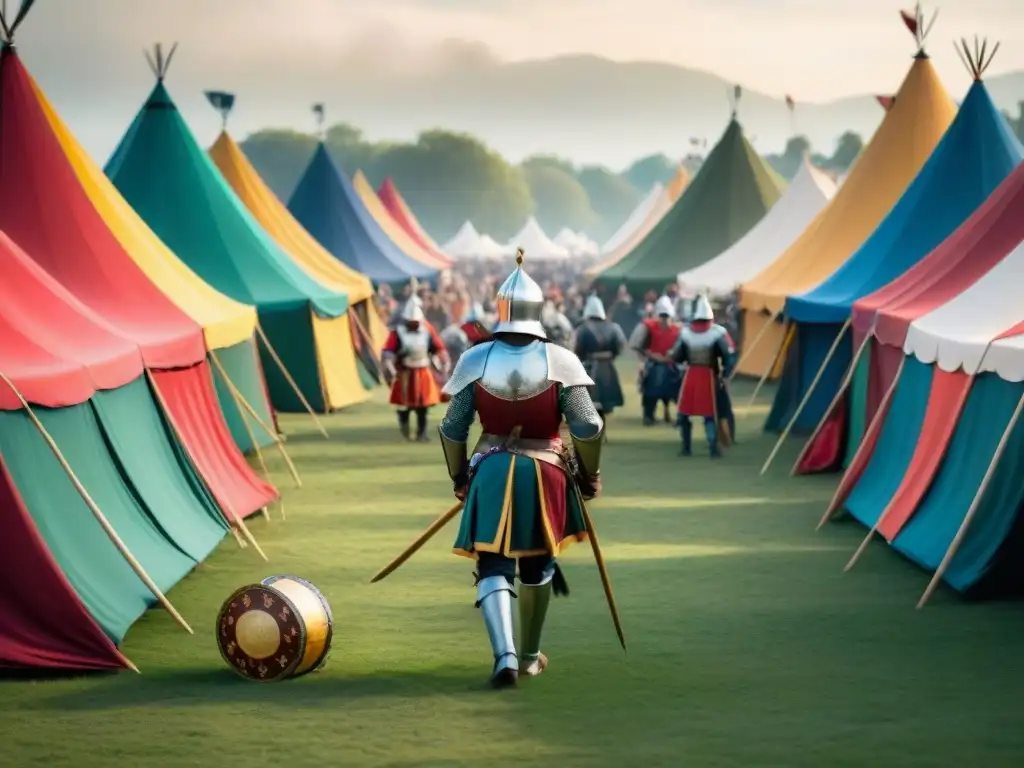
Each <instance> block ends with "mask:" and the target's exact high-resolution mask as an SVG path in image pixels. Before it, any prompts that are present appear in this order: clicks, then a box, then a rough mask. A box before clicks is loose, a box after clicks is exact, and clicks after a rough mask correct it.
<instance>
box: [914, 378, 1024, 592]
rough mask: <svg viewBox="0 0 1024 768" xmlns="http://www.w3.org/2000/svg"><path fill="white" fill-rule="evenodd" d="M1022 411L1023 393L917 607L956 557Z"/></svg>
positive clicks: (939, 580)
mask: <svg viewBox="0 0 1024 768" xmlns="http://www.w3.org/2000/svg"><path fill="white" fill-rule="evenodd" d="M1022 412H1024V394H1022V395H1021V396H1020V399H1019V400H1018V401H1017V407H1016V408H1015V409H1014V410H1013V415H1012V416H1011V417H1010V421H1009V423H1007V425H1006V429H1004V430H1003V435H1002V437H1000V438H999V444H998V445H997V446H996V452H995V454H994V455H993V456H992V461H990V462H989V464H988V469H986V470H985V476H984V477H982V479H981V485H979V486H978V490H977V492H976V493H975V494H974V498H973V499H971V506H970V507H968V508H967V514H966V515H964V519H963V522H962V523H960V528H959V530H957V532H956V536H954V537H953V541H952V542H950V545H949V549H947V550H946V554H945V555H943V557H942V562H941V563H939V567H938V568H937V569H936V570H935V575H934V576H932V580H931V581H929V582H928V586H927V588H925V590H924V594H923V595H921V599H920V600H918V602H917V607H918V609H921V608H923V607H924V606H925V603H927V602H928V601H929V600H931V598H932V595H933V594H935V590H936V589H938V586H939V584H940V583H942V577H943V576H945V575H946V571H947V570H949V566H950V565H951V564H952V562H953V558H954V557H956V553H957V552H958V551H959V550H960V545H961V544H963V543H964V539H965V538H966V537H967V531H968V529H969V528H970V527H971V523H972V522H973V521H974V516H975V514H977V512H978V508H979V507H980V506H981V500H982V499H983V498H984V496H985V492H986V491H988V486H989V484H991V482H992V478H993V477H994V476H995V474H996V467H997V466H998V465H999V462H1000V461H1001V460H1002V458H1003V454H1004V453H1005V452H1006V446H1007V444H1008V443H1009V442H1010V435H1012V434H1013V430H1014V429H1015V428H1016V427H1017V422H1018V421H1019V420H1020V416H1021V413H1022Z"/></svg>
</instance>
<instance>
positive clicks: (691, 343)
mask: <svg viewBox="0 0 1024 768" xmlns="http://www.w3.org/2000/svg"><path fill="white" fill-rule="evenodd" d="M682 336H683V343H685V344H686V351H687V356H686V362H688V363H689V364H690V365H703V366H710V365H712V364H713V363H714V361H715V347H716V345H717V344H718V340H719V338H721V332H720V331H719V330H718V329H717V328H716V327H714V326H712V327H711V328H709V329H708V330H706V331H700V332H699V333H698V332H695V331H693V330H692V329H690V328H684V329H683V330H682Z"/></svg>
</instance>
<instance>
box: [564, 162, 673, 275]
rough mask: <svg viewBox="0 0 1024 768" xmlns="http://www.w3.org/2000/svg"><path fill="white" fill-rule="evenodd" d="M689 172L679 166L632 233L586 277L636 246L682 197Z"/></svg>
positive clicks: (623, 255) (624, 255)
mask: <svg viewBox="0 0 1024 768" xmlns="http://www.w3.org/2000/svg"><path fill="white" fill-rule="evenodd" d="M690 178H691V177H690V172H689V171H687V170H686V168H684V167H683V166H681V165H680V166H679V170H678V171H676V175H675V176H673V177H672V180H671V181H669V183H668V184H667V185H665V189H664V190H662V193H661V197H660V198H659V199H658V202H657V203H656V204H655V206H654V207H653V208H651V210H650V211H648V213H647V216H646V217H644V220H643V221H642V222H640V226H638V227H637V228H636V229H635V230H633V233H632V234H631V235H630V236H629V237H628V238H626V240H624V241H623V242H622V243H621V244H620V245H619V247H618V248H616V249H615V250H614V251H613V252H612V253H609V254H608V255H607V256H606V257H605V258H603V259H601V261H599V262H598V263H597V264H595V265H594V266H592V267H590V268H589V269H587V270H586V272H585V273H584V274H585V275H587V277H594V276H595V275H597V274H598V273H599V272H603V271H604V270H606V269H608V267H611V266H613V265H615V264H618V263H619V262H620V261H622V260H623V259H624V258H626V256H628V255H629V253H630V252H631V251H632V250H633V249H634V248H636V246H637V245H638V244H639V243H640V242H641V241H642V240H643V239H644V238H645V237H647V235H648V234H649V233H650V231H651V230H652V229H654V227H655V226H657V224H658V222H659V221H661V219H662V218H663V217H664V216H665V214H666V213H668V212H669V210H670V209H671V208H672V206H673V205H675V204H676V200H678V199H679V198H680V197H682V194H683V192H684V191H685V190H686V187H687V185H689V183H690Z"/></svg>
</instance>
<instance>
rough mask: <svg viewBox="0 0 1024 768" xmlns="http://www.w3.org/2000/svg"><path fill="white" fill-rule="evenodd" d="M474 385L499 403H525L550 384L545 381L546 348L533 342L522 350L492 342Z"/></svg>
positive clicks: (546, 370) (546, 366)
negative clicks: (517, 401) (522, 401)
mask: <svg viewBox="0 0 1024 768" xmlns="http://www.w3.org/2000/svg"><path fill="white" fill-rule="evenodd" d="M478 383H479V384H480V386H481V387H483V388H484V389H485V390H487V391H488V392H489V393H490V394H492V395H494V396H495V397H498V398H501V399H502V400H525V399H526V398H529V397H534V396H536V395H539V394H540V393H541V392H543V391H544V390H546V389H547V388H548V387H550V386H551V385H552V384H554V382H552V381H551V380H550V379H549V378H548V354H547V348H546V345H545V344H544V343H543V342H541V341H535V342H533V343H532V344H528V345H527V346H525V347H514V346H512V345H510V344H504V343H502V342H495V344H494V346H493V347H492V348H491V351H490V354H488V355H487V363H486V364H485V365H484V372H483V375H481V376H480V379H479V381H478Z"/></svg>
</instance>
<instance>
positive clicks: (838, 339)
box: [761, 315, 852, 475]
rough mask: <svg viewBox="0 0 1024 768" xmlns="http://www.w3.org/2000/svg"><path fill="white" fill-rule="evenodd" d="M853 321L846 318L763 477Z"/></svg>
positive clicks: (765, 464)
mask: <svg viewBox="0 0 1024 768" xmlns="http://www.w3.org/2000/svg"><path fill="white" fill-rule="evenodd" d="M851 319H852V315H851V316H850V317H848V318H846V322H845V323H843V327H842V328H840V329H839V333H838V334H837V335H836V340H835V341H833V342H832V346H831V347H829V349H828V354H827V355H825V359H824V360H823V361H822V363H821V367H820V368H818V372H817V373H816V374H814V378H813V379H811V386H809V387H808V388H807V391H806V392H805V393H804V396H803V399H801V400H800V404H799V405H798V406H797V407H796V413H794V414H793V418H791V419H790V420H789V423H788V424H787V425H786V428H785V429H784V430H782V434H781V435H779V440H778V442H777V443H775V447H774V448H773V449H772V452H771V453H770V454H768V459H767V461H765V463H764V466H763V467H761V474H762V475H763V474H764V473H765V472H767V471H768V467H770V466H771V465H772V462H773V461H775V457H776V455H777V454H778V453H779V451H780V450H781V449H782V444H783V443H785V442H786V438H787V437H789V433H790V432H791V431H792V430H793V427H794V426H795V425H796V420H797V419H799V418H800V414H801V413H803V411H804V408H805V407H806V406H807V403H808V402H810V399H811V395H813V394H814V389H815V387H817V386H818V382H819V381H821V377H822V376H824V375H825V369H826V368H827V367H828V364H829V361H830V360H831V359H832V356H833V355H834V354H835V353H836V350H837V349H839V344H840V342H842V340H843V336H845V335H846V329H847V328H849V327H850V322H851Z"/></svg>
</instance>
